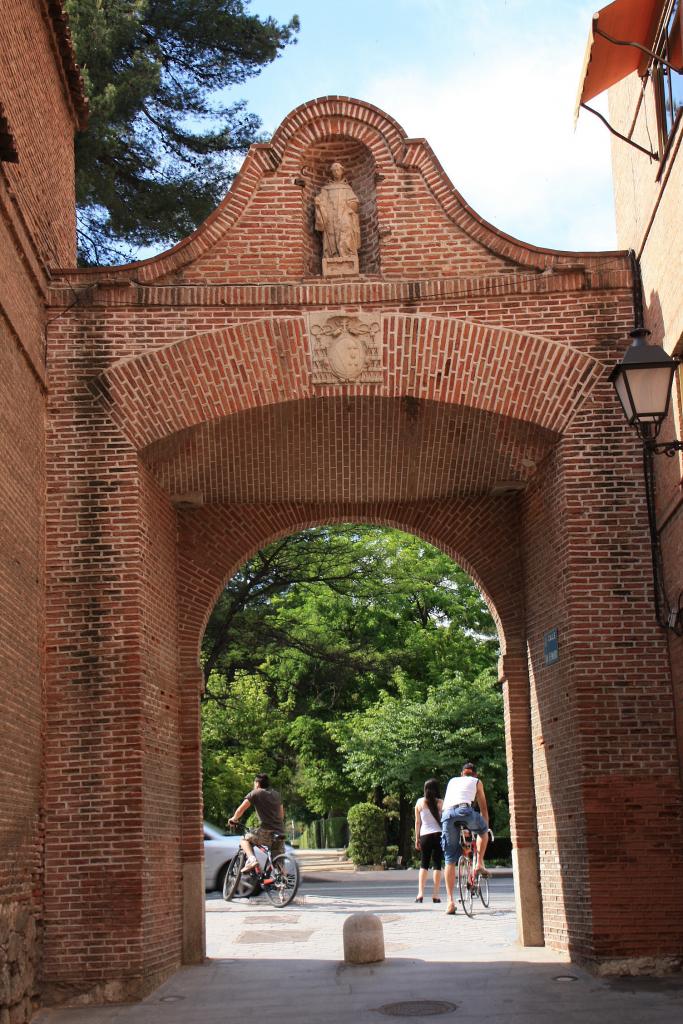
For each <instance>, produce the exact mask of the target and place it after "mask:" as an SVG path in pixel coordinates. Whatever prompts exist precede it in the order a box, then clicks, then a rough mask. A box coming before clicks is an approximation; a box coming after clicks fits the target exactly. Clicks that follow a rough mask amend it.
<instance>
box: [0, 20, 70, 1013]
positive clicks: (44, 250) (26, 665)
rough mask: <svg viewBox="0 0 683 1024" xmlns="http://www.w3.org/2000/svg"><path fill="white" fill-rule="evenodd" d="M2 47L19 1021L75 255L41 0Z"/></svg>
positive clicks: (38, 917)
mask: <svg viewBox="0 0 683 1024" xmlns="http://www.w3.org/2000/svg"><path fill="white" fill-rule="evenodd" d="M0 53H2V61H0V104H1V106H2V111H3V117H4V119H5V129H6V130H7V131H9V133H10V134H11V137H12V142H13V146H14V149H15V151H16V156H17V162H0V504H1V507H2V517H1V520H0V729H1V734H2V738H3V742H2V749H1V750H0V845H1V846H2V850H3V856H2V859H1V861H0V949H2V951H3V954H4V955H3V956H2V957H0V959H2V970H1V971H0V1018H2V1019H3V1020H5V1019H8V1020H9V1019H11V1020H12V1021H13V1022H19V1021H23V1020H28V1019H29V1018H30V1016H31V1015H32V1013H33V1009H34V1007H35V1005H36V998H37V995H38V991H39V982H38V975H39V969H40V948H41V935H42V927H43V813H42V812H43V808H42V787H43V778H44V758H43V753H44V751H43V739H44V661H45V622H44V619H45V593H44V588H45V486H46V478H45V420H46V399H45V394H46V386H47V369H46V360H45V336H44V323H45V297H46V291H47V268H48V265H50V264H52V265H57V264H61V265H63V264H65V263H73V260H74V253H75V213H74V182H73V130H74V121H73V111H72V107H71V98H70V93H69V89H68V88H67V87H65V80H64V72H63V61H62V57H61V55H60V53H59V47H58V34H57V33H56V32H55V31H54V24H53V20H52V15H51V14H50V11H49V9H48V5H47V4H45V3H43V2H42V0H9V2H8V3H5V4H4V5H3V8H2V17H1V18H0ZM29 71H32V72H33V74H30V73H29ZM8 1014H9V1016H7V1015H8Z"/></svg>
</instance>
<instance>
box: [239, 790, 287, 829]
mask: <svg viewBox="0 0 683 1024" xmlns="http://www.w3.org/2000/svg"><path fill="white" fill-rule="evenodd" d="M244 799H245V800H248V801H249V803H250V804H251V806H252V807H254V808H255V809H256V813H257V814H258V818H259V821H260V822H261V824H262V825H263V827H264V828H269V829H271V830H272V831H273V832H284V830H285V823H284V821H283V820H282V814H281V813H280V806H281V804H282V800H281V799H280V794H279V793H278V791H277V790H276V789H252V791H251V793H247V795H246V796H245V798H244Z"/></svg>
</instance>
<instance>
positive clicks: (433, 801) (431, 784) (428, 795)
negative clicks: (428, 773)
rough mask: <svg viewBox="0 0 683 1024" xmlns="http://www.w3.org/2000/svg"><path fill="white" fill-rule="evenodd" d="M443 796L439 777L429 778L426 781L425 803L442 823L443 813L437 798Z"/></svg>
mask: <svg viewBox="0 0 683 1024" xmlns="http://www.w3.org/2000/svg"><path fill="white" fill-rule="evenodd" d="M440 796H441V788H440V786H439V780H438V779H427V781H426V782H425V792H424V797H425V803H426V804H427V807H428V808H429V810H430V811H431V812H432V814H433V815H434V817H435V818H436V820H437V821H438V823H439V824H441V815H440V814H439V805H438V803H437V800H438V799H439V797H440Z"/></svg>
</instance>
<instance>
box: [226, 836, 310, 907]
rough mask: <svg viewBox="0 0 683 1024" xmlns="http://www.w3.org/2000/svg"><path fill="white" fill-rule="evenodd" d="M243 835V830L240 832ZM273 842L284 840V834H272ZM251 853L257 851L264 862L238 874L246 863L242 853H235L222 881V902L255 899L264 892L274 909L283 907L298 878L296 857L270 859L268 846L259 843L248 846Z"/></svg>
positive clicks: (289, 898) (286, 855)
mask: <svg viewBox="0 0 683 1024" xmlns="http://www.w3.org/2000/svg"><path fill="white" fill-rule="evenodd" d="M242 833H244V829H242ZM273 838H274V839H284V835H282V834H280V833H274V836H273ZM252 846H253V847H254V850H260V851H261V852H262V853H263V854H264V857H265V863H264V864H263V865H260V864H259V866H258V867H257V868H254V870H253V871H250V872H248V874H242V869H243V867H244V865H245V864H246V862H247V855H246V853H245V852H244V850H239V852H238V853H237V854H235V856H234V857H233V859H232V861H231V862H230V866H229V867H228V870H227V871H226V873H225V879H224V881H223V899H224V900H226V901H230V900H233V899H235V898H239V897H248V896H256V895H257V894H258V893H259V892H265V894H266V896H267V897H268V899H269V900H270V902H271V903H272V904H273V906H276V907H286V906H288V904H290V903H291V902H292V900H293V899H294V897H295V896H296V894H297V890H298V888H299V882H300V881H301V876H300V872H299V865H298V864H297V862H296V858H295V857H293V856H292V854H289V853H287V852H285V853H279V854H277V856H275V857H272V856H271V852H270V847H269V846H266V845H265V844H262V843H252Z"/></svg>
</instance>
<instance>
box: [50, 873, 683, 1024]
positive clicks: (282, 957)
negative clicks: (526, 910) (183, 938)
mask: <svg viewBox="0 0 683 1024" xmlns="http://www.w3.org/2000/svg"><path fill="white" fill-rule="evenodd" d="M413 874H414V873H412V872H400V873H394V872H391V873H386V872H382V873H377V875H374V876H373V875H371V874H370V873H368V874H365V875H363V874H360V875H358V874H356V875H352V876H349V874H348V873H345V874H341V878H340V879H339V880H338V881H336V882H330V881H328V882H325V883H313V882H310V881H306V882H304V885H303V887H302V895H301V898H300V899H299V900H298V901H297V902H296V903H295V904H292V905H291V906H290V907H287V908H285V909H284V910H278V909H276V908H274V907H272V906H271V905H270V904H269V903H268V902H267V901H266V900H265V897H259V899H258V900H256V901H240V902H234V903H230V904H226V903H224V902H223V900H221V899H220V898H218V897H217V896H214V897H212V898H209V899H208V900H207V946H208V949H207V952H208V954H209V957H210V959H209V960H208V961H207V963H206V964H205V965H204V966H201V967H191V968H184V969H183V970H181V971H179V972H178V973H177V974H175V975H174V976H173V977H172V978H171V979H170V980H169V981H168V982H166V984H164V985H163V986H161V988H159V989H158V990H157V991H156V992H154V993H153V994H152V995H151V996H150V997H148V998H147V999H146V1000H145V1001H144V1002H142V1003H139V1004H136V1005H127V1006H106V1007H84V1008H82V1009H70V1010H45V1011H43V1012H42V1013H41V1014H39V1016H38V1018H37V1021H38V1022H39V1024H195V1022H196V1024H237V1022H240V1024H242V1022H244V1021H251V1020H256V1021H276V1022H277V1024H302V1022H303V1024H307V1022H312V1024H318V1022H320V1024H342V1022H344V1024H348V1022H349V1021H351V1022H352V1024H380V1022H381V1021H382V1020H383V1019H390V1018H389V1017H387V1018H385V1014H386V1013H387V1008H391V1007H392V1006H393V1005H395V1004H397V1003H402V1004H404V1005H403V1007H399V1009H403V1010H404V1011H405V1010H408V1011H411V1010H414V1009H415V1008H416V1007H415V1005H414V1004H415V1003H416V1002H422V1003H425V1002H426V1003H431V1004H432V1006H431V1010H432V1011H434V1009H438V1008H439V1007H436V1006H435V1001H436V1002H437V1003H438V1002H440V1003H442V1004H446V1006H445V1007H444V1006H443V1005H442V1006H441V1009H442V1010H444V1009H445V1010H447V1011H448V1010H449V1006H448V1004H450V1007H451V1009H450V1010H449V1012H444V1013H443V1015H441V1019H443V1020H444V1021H447V1020H453V1021H454V1024H455V1022H460V1024H474V1022H475V1021H476V1022H477V1024H479V1022H481V1021H482V1020H484V1021H486V1024H511V1022H512V1024H592V1022H600V1024H649V1022H653V1024H654V1022H655V1021H656V1022H657V1024H659V1022H660V1021H662V1020H677V1019H680V1014H681V1006H682V1003H683V980H682V979H680V978H677V979H674V980H668V981H667V980H663V981H649V980H636V979H634V980H623V981H612V982H608V981H605V980H603V979H597V978H594V977H592V976H591V975H590V974H588V973H586V972H585V971H582V970H581V969H580V968H577V967H576V966H575V965H573V964H569V963H568V962H567V960H566V959H564V958H563V957H560V956H558V955H557V954H554V953H552V952H551V951H549V950H547V949H522V948H521V947H519V946H518V945H517V943H516V936H515V916H514V905H513V904H514V900H513V892H512V880H511V879H507V878H495V879H493V880H492V884H491V895H492V899H491V907H490V909H489V910H485V909H484V908H483V907H481V906H479V907H477V909H476V913H475V917H474V918H473V919H472V920H470V919H468V918H466V917H465V915H464V914H463V913H462V910H461V909H459V911H458V913H457V914H456V916H455V917H448V916H447V915H446V914H445V902H444V903H441V904H433V903H432V902H431V899H430V896H429V891H428V895H427V897H426V898H427V901H428V902H425V903H423V904H415V903H414V902H413V901H414V895H415V888H416V884H415V879H414V877H412V876H413ZM442 896H443V893H442ZM358 910H370V911H372V912H374V913H377V914H378V915H379V916H380V918H381V920H382V923H383V926H384V936H385V944H386V955H387V959H386V960H385V961H384V963H381V964H375V965H371V966H363V967H354V966H347V965H345V964H344V963H343V961H342V956H343V949H342V926H343V922H344V920H345V918H346V917H347V915H348V914H349V913H353V912H355V911H358ZM409 1004H410V1005H409ZM453 1007H455V1008H454V1009H453ZM427 1008H430V1007H425V1006H423V1007H422V1009H427ZM410 1016H411V1017H412V1018H413V1019H415V1020H426V1019H427V1017H426V1016H425V1015H424V1014H423V1015H422V1016H416V1015H415V1014H414V1013H413V1012H410ZM434 1016H437V1015H436V1014H435V1015H434ZM397 1019H399V1020H400V1019H401V1017H398V1018H397ZM403 1019H406V1018H405V1017H404V1018H403Z"/></svg>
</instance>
